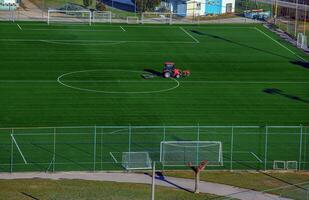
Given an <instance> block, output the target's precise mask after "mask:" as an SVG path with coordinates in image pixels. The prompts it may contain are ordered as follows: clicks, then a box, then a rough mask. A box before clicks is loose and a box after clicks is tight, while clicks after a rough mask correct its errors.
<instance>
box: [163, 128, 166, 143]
mask: <svg viewBox="0 0 309 200" xmlns="http://www.w3.org/2000/svg"><path fill="white" fill-rule="evenodd" d="M165 138H166V130H165V125H164V127H163V141H165Z"/></svg>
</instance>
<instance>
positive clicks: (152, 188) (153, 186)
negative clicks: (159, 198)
mask: <svg viewBox="0 0 309 200" xmlns="http://www.w3.org/2000/svg"><path fill="white" fill-rule="evenodd" d="M155 180H156V162H155V161H153V164H152V183H151V185H152V187H151V200H154V199H155V184H156V183H155Z"/></svg>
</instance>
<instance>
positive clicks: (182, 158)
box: [160, 141, 223, 166]
mask: <svg viewBox="0 0 309 200" xmlns="http://www.w3.org/2000/svg"><path fill="white" fill-rule="evenodd" d="M203 160H207V161H208V166H222V165H223V157H222V144H221V142H219V141H164V142H161V147H160V162H161V163H162V165H164V166H187V165H188V163H191V164H192V165H194V166H197V165H198V164H199V163H200V162H201V161H203Z"/></svg>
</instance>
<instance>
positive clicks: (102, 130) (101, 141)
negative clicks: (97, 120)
mask: <svg viewBox="0 0 309 200" xmlns="http://www.w3.org/2000/svg"><path fill="white" fill-rule="evenodd" d="M103 133H104V129H103V128H102V127H101V137H100V138H101V140H100V146H101V148H100V149H101V170H103Z"/></svg>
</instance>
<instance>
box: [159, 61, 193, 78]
mask: <svg viewBox="0 0 309 200" xmlns="http://www.w3.org/2000/svg"><path fill="white" fill-rule="evenodd" d="M162 75H163V77H164V78H180V77H185V76H189V75H190V71H189V70H183V71H182V70H180V69H178V68H176V67H175V64H174V63H173V62H165V63H164V68H163V70H162Z"/></svg>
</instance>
